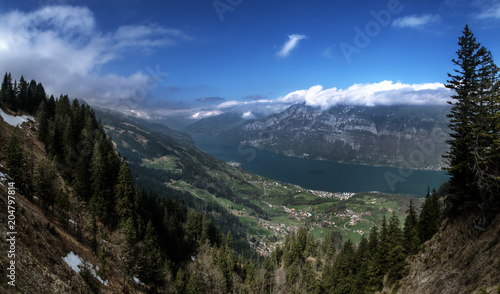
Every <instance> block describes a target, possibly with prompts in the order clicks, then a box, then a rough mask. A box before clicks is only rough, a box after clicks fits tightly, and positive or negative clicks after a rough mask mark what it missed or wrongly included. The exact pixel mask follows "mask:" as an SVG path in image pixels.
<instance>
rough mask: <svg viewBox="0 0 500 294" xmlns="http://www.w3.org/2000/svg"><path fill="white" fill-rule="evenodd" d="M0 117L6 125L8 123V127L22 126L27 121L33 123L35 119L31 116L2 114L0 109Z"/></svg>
mask: <svg viewBox="0 0 500 294" xmlns="http://www.w3.org/2000/svg"><path fill="white" fill-rule="evenodd" d="M0 116H1V117H2V118H3V120H4V121H5V122H6V123H8V124H9V125H11V126H13V127H16V126H19V125H22V124H23V123H25V122H27V121H29V120H31V121H35V119H34V118H33V117H32V116H29V115H20V116H13V115H9V114H7V113H5V112H3V110H1V109H0Z"/></svg>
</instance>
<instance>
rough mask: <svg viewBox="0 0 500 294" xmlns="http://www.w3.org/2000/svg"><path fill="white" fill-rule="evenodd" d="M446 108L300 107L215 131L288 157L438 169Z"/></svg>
mask: <svg viewBox="0 0 500 294" xmlns="http://www.w3.org/2000/svg"><path fill="white" fill-rule="evenodd" d="M448 110H449V107H448V106H378V107H361V106H336V107H333V108H330V109H328V110H326V111H323V110H321V109H318V108H312V107H309V106H306V105H304V104H297V105H293V106H291V107H290V108H289V109H287V110H286V111H284V112H281V113H278V114H274V115H271V116H268V117H267V118H265V119H262V120H258V121H251V122H247V123H245V124H243V125H241V126H240V127H237V128H235V129H232V130H229V131H226V132H223V133H218V134H214V135H218V136H219V137H223V138H224V139H226V140H229V141H237V142H240V143H243V144H247V145H252V146H258V147H262V148H265V149H268V150H271V151H275V152H279V153H284V154H287V155H291V156H301V157H308V158H311V159H326V160H332V161H338V162H345V163H354V164H369V165H387V166H397V167H403V168H414V169H440V168H441V167H443V165H444V163H443V160H442V157H441V155H442V154H444V153H446V151H447V150H448V146H447V144H446V143H445V141H446V139H447V137H448V134H447V133H446V132H447V129H448V127H447V125H448V122H447V118H446V113H448Z"/></svg>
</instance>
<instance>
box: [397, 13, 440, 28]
mask: <svg viewBox="0 0 500 294" xmlns="http://www.w3.org/2000/svg"><path fill="white" fill-rule="evenodd" d="M440 20H441V16H439V15H433V14H423V15H420V16H418V15H410V16H405V17H401V18H397V19H395V20H394V22H393V23H392V26H393V27H397V28H421V27H423V26H425V25H428V24H431V23H438V22H439V21H440Z"/></svg>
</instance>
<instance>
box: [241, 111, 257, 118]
mask: <svg viewBox="0 0 500 294" xmlns="http://www.w3.org/2000/svg"><path fill="white" fill-rule="evenodd" d="M241 118H243V119H255V118H256V116H255V115H254V114H253V113H252V112H251V111H247V112H245V113H243V114H242V115H241Z"/></svg>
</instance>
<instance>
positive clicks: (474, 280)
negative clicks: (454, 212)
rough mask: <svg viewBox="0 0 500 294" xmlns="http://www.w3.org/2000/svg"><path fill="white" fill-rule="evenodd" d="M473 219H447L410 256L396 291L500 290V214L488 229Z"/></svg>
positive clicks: (463, 291)
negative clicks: (476, 226) (416, 251)
mask: <svg viewBox="0 0 500 294" xmlns="http://www.w3.org/2000/svg"><path fill="white" fill-rule="evenodd" d="M472 220H473V216H470V217H467V218H458V219H456V220H454V221H451V220H447V221H445V222H444V223H443V225H442V226H441V230H440V231H439V232H438V233H437V234H436V235H435V236H434V237H433V238H432V239H431V240H429V241H428V242H426V243H425V244H424V247H423V249H422V250H421V251H420V252H419V254H417V255H416V256H413V257H412V258H411V260H410V263H409V267H408V268H407V273H408V275H407V276H406V277H405V278H403V279H402V280H401V287H400V288H399V290H397V291H394V292H393V293H412V294H413V293H429V294H435V293H440V294H447V293H450V294H458V293H500V215H498V216H497V217H496V219H494V220H493V221H492V222H491V224H490V225H489V226H488V227H487V228H486V229H485V231H480V230H477V229H475V228H474V225H473V221H472ZM384 290H385V291H386V292H387V293H391V292H392V291H393V290H394V289H387V288H386V289H384Z"/></svg>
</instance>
